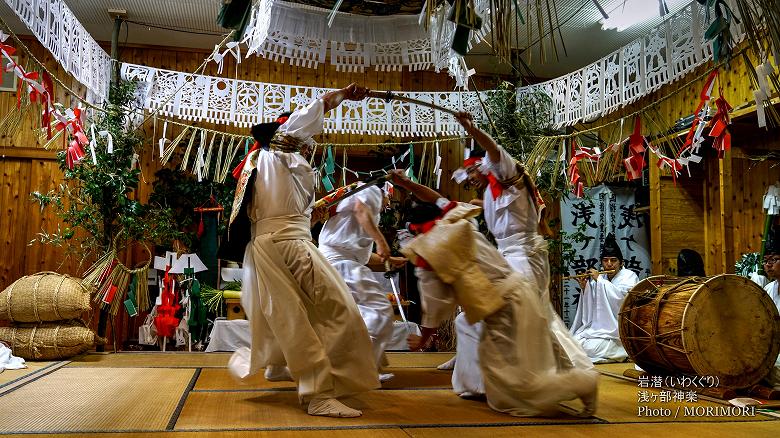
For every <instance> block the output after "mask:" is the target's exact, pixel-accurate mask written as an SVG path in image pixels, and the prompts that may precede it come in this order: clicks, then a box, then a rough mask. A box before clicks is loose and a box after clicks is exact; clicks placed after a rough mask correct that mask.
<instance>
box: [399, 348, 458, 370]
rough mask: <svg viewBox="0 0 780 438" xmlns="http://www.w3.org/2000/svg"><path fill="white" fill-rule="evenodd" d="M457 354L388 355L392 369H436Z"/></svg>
mask: <svg viewBox="0 0 780 438" xmlns="http://www.w3.org/2000/svg"><path fill="white" fill-rule="evenodd" d="M454 355H455V353H401V352H398V353H387V360H388V362H390V364H389V365H388V367H391V368H416V367H421V368H436V367H437V366H439V365H441V364H443V363H444V362H447V361H448V360H450V359H452V356H454Z"/></svg>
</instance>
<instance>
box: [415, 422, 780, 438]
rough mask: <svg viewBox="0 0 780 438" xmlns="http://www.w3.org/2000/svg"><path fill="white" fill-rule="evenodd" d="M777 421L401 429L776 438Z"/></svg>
mask: <svg viewBox="0 0 780 438" xmlns="http://www.w3.org/2000/svg"><path fill="white" fill-rule="evenodd" d="M778 426H780V424H778V423H772V422H766V421H758V422H751V423H745V422H739V423H696V424H693V423H677V424H674V425H669V424H658V423H650V424H648V423H645V424H587V425H585V424H560V425H555V426H554V427H550V426H533V425H528V426H521V427H470V428H458V427H436V428H409V429H404V432H406V433H407V434H408V435H409V436H410V437H412V438H452V437H453V436H468V437H469V438H515V437H521V436H522V437H534V438H561V437H566V438H592V437H631V438H658V437H706V438H764V437H766V438H769V437H776V436H777V434H778V432H780V428H779V427H778Z"/></svg>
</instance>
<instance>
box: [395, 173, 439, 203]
mask: <svg viewBox="0 0 780 438" xmlns="http://www.w3.org/2000/svg"><path fill="white" fill-rule="evenodd" d="M390 173H392V175H393V184H397V185H398V186H399V187H402V188H404V189H406V190H408V191H410V192H412V194H414V196H416V197H417V199H419V200H420V201H423V202H430V203H435V202H436V200H437V199H439V198H443V196H442V195H440V194H439V193H438V192H437V191H436V190H433V189H432V188H430V187H427V186H424V185H422V184H417V183H416V182H414V181H412V180H410V179H409V177H407V176H406V175H405V174H404V171H403V170H401V169H397V170H393V171H391V172H390Z"/></svg>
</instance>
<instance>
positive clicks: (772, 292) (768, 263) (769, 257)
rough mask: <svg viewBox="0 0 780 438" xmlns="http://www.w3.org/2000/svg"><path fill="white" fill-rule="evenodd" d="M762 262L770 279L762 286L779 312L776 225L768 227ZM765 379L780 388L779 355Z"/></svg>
mask: <svg viewBox="0 0 780 438" xmlns="http://www.w3.org/2000/svg"><path fill="white" fill-rule="evenodd" d="M763 263H764V272H766V276H767V277H769V279H771V280H772V282H771V283H769V284H767V285H766V286H764V290H765V291H766V293H767V294H769V297H770V298H772V301H774V303H775V306H777V311H778V312H780V290H779V289H778V283H780V229H778V228H777V227H775V228H774V229H770V231H769V236H767V240H766V249H765V250H764V260H763ZM766 380H767V382H766V383H768V384H769V386H772V387H774V388H775V389H777V390H780V357H778V358H777V360H776V361H775V367H774V369H773V370H772V372H770V373H769V376H767V378H766Z"/></svg>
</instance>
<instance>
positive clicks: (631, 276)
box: [570, 233, 639, 363]
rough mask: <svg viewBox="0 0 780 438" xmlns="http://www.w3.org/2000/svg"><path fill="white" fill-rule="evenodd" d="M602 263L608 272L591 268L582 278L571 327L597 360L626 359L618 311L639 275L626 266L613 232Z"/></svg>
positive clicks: (613, 360) (603, 247)
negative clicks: (604, 272) (600, 271)
mask: <svg viewBox="0 0 780 438" xmlns="http://www.w3.org/2000/svg"><path fill="white" fill-rule="evenodd" d="M601 264H602V266H603V268H604V270H605V271H608V273H606V274H600V273H599V272H598V271H597V270H595V269H590V270H589V271H588V272H587V274H588V275H587V276H585V277H582V278H580V279H578V282H579V284H580V289H581V290H582V292H581V293H580V300H579V304H578V305H577V313H576V314H575V316H574V321H573V322H572V325H571V328H570V331H571V333H572V334H573V335H574V338H575V339H577V340H578V341H579V342H580V344H581V345H582V348H583V349H584V350H585V352H586V353H587V354H588V357H590V360H591V361H593V363H605V362H622V361H624V360H625V359H626V358H627V357H628V355H627V354H626V350H625V348H623V344H622V343H621V342H620V334H619V331H618V312H619V311H620V306H621V305H622V304H623V299H624V298H625V296H626V294H627V293H628V291H629V290H630V289H631V288H632V287H634V285H636V284H637V282H638V281H639V278H638V277H637V275H636V274H635V273H634V271H631V270H630V269H626V268H624V267H623V253H622V252H621V251H620V248H619V247H618V245H617V242H616V241H615V236H614V235H613V234H611V233H610V234H609V235H607V238H606V239H604V245H603V246H602V248H601Z"/></svg>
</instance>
